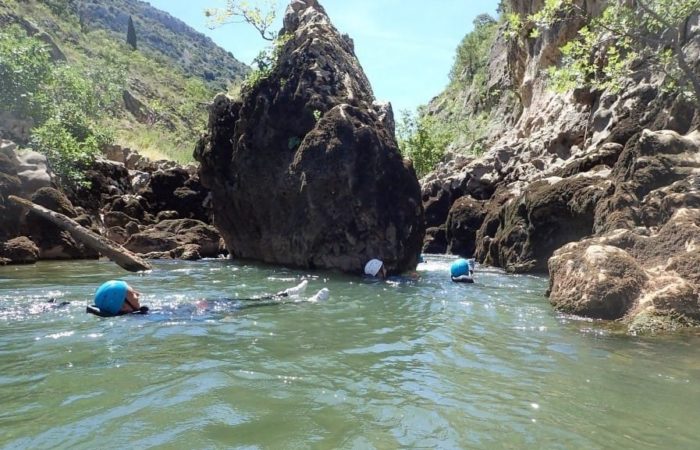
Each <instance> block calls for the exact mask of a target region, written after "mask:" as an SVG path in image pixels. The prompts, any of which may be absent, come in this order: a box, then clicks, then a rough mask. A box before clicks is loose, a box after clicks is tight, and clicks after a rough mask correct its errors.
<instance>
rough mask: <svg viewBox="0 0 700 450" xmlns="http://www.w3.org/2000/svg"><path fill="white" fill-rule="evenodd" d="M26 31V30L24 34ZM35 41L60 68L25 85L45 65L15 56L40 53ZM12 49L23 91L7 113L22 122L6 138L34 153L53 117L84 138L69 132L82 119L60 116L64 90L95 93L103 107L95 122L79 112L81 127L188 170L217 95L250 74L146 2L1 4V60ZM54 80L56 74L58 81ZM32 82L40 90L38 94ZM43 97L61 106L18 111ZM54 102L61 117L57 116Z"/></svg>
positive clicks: (17, 88) (18, 88)
mask: <svg viewBox="0 0 700 450" xmlns="http://www.w3.org/2000/svg"><path fill="white" fill-rule="evenodd" d="M129 17H131V18H132V20H133V22H134V24H135V29H136V37H137V49H136V50H133V49H132V48H131V47H130V46H129V45H127V43H126V35H127V24H128V21H129ZM17 27H19V29H21V30H23V31H22V32H21V33H20V34H18V31H17V29H18V28H17ZM13 30H15V31H13ZM22 33H26V36H25V37H22ZM27 39H33V40H36V39H38V40H39V41H41V42H42V43H43V45H44V46H45V49H46V51H48V52H49V53H50V54H51V61H52V62H51V64H52V66H53V68H50V67H44V66H42V70H43V71H44V72H46V74H48V75H46V76H45V77H44V79H43V80H29V79H28V78H27V77H21V76H17V73H18V72H16V70H19V71H20V72H22V71H24V70H26V69H30V68H31V67H33V66H35V65H36V64H33V63H31V62H30V61H31V58H29V59H27V62H26V67H22V66H21V64H25V63H21V64H20V63H19V61H20V60H19V59H16V58H15V57H13V56H12V55H13V50H12V47H13V46H15V47H17V46H19V47H21V48H22V49H24V50H22V51H27V50H28V49H30V48H32V45H33V44H31V41H28V40H27ZM3 46H4V49H5V51H6V56H7V57H8V58H10V59H8V60H6V61H5V62H6V63H8V64H5V66H6V67H5V66H4V67H5V69H7V70H14V71H15V72H12V73H13V74H14V75H13V77H12V78H13V79H14V81H12V80H8V83H9V82H10V81H12V83H15V84H17V85H8V86H11V87H12V90H13V92H14V94H16V97H8V101H9V100H12V99H13V98H14V99H15V101H14V106H13V103H12V101H10V102H9V103H7V104H6V105H4V106H5V107H7V108H9V109H7V111H8V112H9V113H11V116H14V117H11V120H10V121H8V120H3V118H2V114H0V135H3V134H4V135H5V137H6V138H10V139H13V140H15V141H17V142H19V143H20V144H25V143H28V142H29V141H30V140H32V139H34V138H35V137H36V136H35V135H36V127H39V126H41V125H43V124H45V123H46V121H47V119H49V118H51V117H53V118H54V122H56V121H59V122H61V123H63V124H64V125H63V126H67V127H68V128H69V129H75V128H74V127H70V126H68V125H67V124H66V123H65V119H66V118H67V117H74V116H75V115H66V114H65V112H63V113H58V112H57V111H61V110H62V108H63V106H62V105H61V104H58V103H56V102H64V100H68V99H69V98H70V96H69V97H66V96H65V95H64V94H61V93H60V91H61V90H66V89H68V90H70V89H72V88H76V86H79V87H81V89H83V90H85V89H92V91H91V92H90V93H88V94H89V96H92V97H94V98H95V99H96V104H98V105H102V106H101V107H100V110H99V111H93V112H91V113H88V112H87V111H86V110H85V109H84V108H82V107H81V106H77V105H76V104H72V106H70V108H72V110H73V111H77V110H80V109H81V108H82V109H83V111H82V112H83V115H84V116H86V117H84V118H83V119H81V120H83V121H88V122H91V123H92V125H91V127H93V129H95V130H103V131H104V132H105V137H106V139H107V141H110V142H113V143H115V144H119V145H122V146H124V147H130V148H133V149H135V150H138V151H139V152H141V153H142V154H145V155H147V156H149V157H151V158H154V159H160V158H167V159H175V160H178V161H181V162H189V161H191V160H192V150H193V148H194V144H195V142H196V141H197V139H198V137H199V135H200V133H201V132H202V131H203V130H204V127H205V125H206V121H207V116H208V113H207V109H206V105H207V104H208V103H209V102H210V101H211V100H212V99H213V98H214V96H215V95H216V93H217V92H220V91H226V90H236V89H237V88H238V86H239V85H240V83H241V81H242V80H243V78H244V77H245V75H246V74H247V73H248V72H249V68H248V67H247V66H245V65H244V64H242V63H241V62H239V61H238V60H236V59H235V58H234V57H233V55H231V54H230V53H229V52H226V51H225V50H223V49H221V48H220V47H218V46H216V45H215V44H214V43H213V42H212V41H211V40H210V39H209V38H207V37H205V36H204V35H202V34H201V33H198V32H196V31H195V30H193V29H192V28H190V27H189V26H187V25H186V24H185V23H183V22H181V21H179V20H177V19H175V18H173V17H172V16H170V15H169V14H167V13H165V12H162V11H159V10H157V9H155V8H153V7H151V6H150V5H149V4H148V3H145V2H142V1H138V0H22V1H19V0H4V1H0V50H2V48H3ZM13 59H14V62H13ZM22 61H23V60H22ZM18 64H19V65H18ZM0 66H3V61H2V55H1V54H0ZM13 67H14V68H13ZM0 68H2V67H0ZM54 71H57V72H56V74H50V73H51V72H54ZM66 74H68V75H66ZM56 76H58V78H56ZM66 77H67V78H66ZM61 78H63V79H65V80H64V81H61ZM79 79H82V80H83V81H82V82H78V81H77V80H79ZM70 80H75V81H70ZM29 81H33V82H35V84H36V83H38V85H36V86H34V87H32V86H31V85H30V83H29ZM1 85H2V83H0V86H1ZM23 85H25V86H23ZM37 89H38V91H37ZM6 90H7V88H6ZM23 90H24V92H25V94H23V93H22V92H23ZM36 92H42V96H43V97H45V96H46V95H48V93H49V92H51V93H52V95H54V96H55V97H56V98H55V99H54V100H52V101H50V102H48V103H46V102H44V104H43V105H39V106H41V107H39V106H37V104H34V105H33V106H32V108H29V109H27V108H23V109H22V108H20V109H21V110H17V107H18V105H21V104H23V103H27V101H26V100H22V99H23V98H24V99H27V98H28V99H30V100H31V99H32V98H34V97H33V95H34V93H36ZM6 94H7V93H6ZM14 94H13V95H14ZM7 95H9V94H7ZM7 95H6V96H7ZM0 98H3V97H2V95H0ZM52 102H53V103H56V104H57V108H48V106H47V105H50V104H51V103H52ZM34 103H36V102H34ZM93 103H95V102H93ZM25 106H27V105H25ZM13 108H15V111H13ZM76 108H77V109H76ZM16 119H20V120H23V121H28V122H27V123H29V124H33V125H30V126H31V127H33V128H32V129H29V130H27V128H26V127H25V128H24V129H25V130H27V131H26V132H24V133H22V134H21V135H20V134H17V133H13V132H12V131H11V130H9V128H8V127H9V124H10V123H14V122H16ZM19 128H21V127H17V126H15V127H14V129H15V130H17V129H19ZM3 130H4V133H3Z"/></svg>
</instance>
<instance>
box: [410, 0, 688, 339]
mask: <svg viewBox="0 0 700 450" xmlns="http://www.w3.org/2000/svg"><path fill="white" fill-rule="evenodd" d="M509 3H510V7H511V8H512V10H513V11H514V12H515V13H519V14H522V15H524V14H528V13H531V12H533V11H536V10H538V9H539V8H541V7H542V6H543V4H544V2H542V1H539V0H536V1H528V2H522V1H516V0H513V1H511V2H509ZM604 3H605V2H599V1H579V2H577V5H578V6H579V7H581V8H583V9H584V10H586V11H587V12H588V13H590V14H592V15H596V14H599V13H600V11H601V8H602V6H603V5H604ZM580 26H581V22H580V21H578V20H574V19H572V20H568V21H563V22H561V23H560V24H559V25H558V26H556V27H553V28H551V29H549V30H547V31H546V32H544V33H542V34H540V35H539V36H538V37H527V38H526V39H525V40H524V41H522V42H520V43H519V42H513V41H512V40H511V41H510V42H509V41H508V40H507V39H505V38H504V37H503V35H501V37H499V38H498V39H497V41H496V42H497V43H496V45H494V46H493V49H494V50H493V53H492V56H491V60H492V63H491V64H490V67H491V68H492V69H493V70H492V71H491V81H490V82H489V85H490V86H497V87H498V88H499V89H507V90H510V91H511V92H513V93H515V94H516V95H515V98H517V99H518V101H517V105H513V104H512V102H513V98H514V97H513V96H503V97H502V99H501V104H500V105H499V104H497V105H495V106H494V108H496V109H498V108H501V109H504V110H506V109H507V110H509V111H517V115H510V116H508V117H507V118H506V119H507V120H504V119H501V120H498V121H495V122H493V123H492V124H491V129H492V133H491V141H490V147H489V150H488V151H487V152H486V153H485V154H484V155H483V156H482V157H480V158H473V157H459V158H454V159H453V160H451V161H449V162H446V163H445V164H443V165H442V166H441V167H439V168H438V169H437V170H436V171H435V172H434V173H432V174H430V175H428V176H427V177H426V178H425V179H423V180H422V192H423V201H424V206H425V210H426V218H427V219H428V226H429V227H431V228H429V229H428V240H427V241H426V248H428V249H430V250H431V251H448V250H450V251H452V252H455V253H460V254H463V255H465V256H476V258H477V259H479V260H480V261H481V262H482V263H485V264H490V265H495V266H498V267H503V268H505V269H506V270H508V271H511V272H549V274H550V276H551V288H550V291H549V295H550V301H551V302H552V304H553V305H554V306H555V307H556V308H558V309H560V310H562V311H566V312H572V313H575V314H580V315H584V316H589V317H600V318H607V319H622V320H624V321H626V322H627V323H629V324H630V327H631V329H637V328H636V327H641V328H644V326H643V325H642V326H640V319H639V317H642V316H644V317H647V318H648V317H657V316H661V317H664V318H665V319H668V318H669V317H674V318H678V317H682V318H684V319H683V320H681V322H683V323H687V321H688V320H689V321H693V320H697V319H700V284H698V279H697V273H696V271H695V269H690V267H691V266H694V267H697V266H698V264H700V253H698V250H697V248H698V244H700V233H698V230H699V228H698V226H700V222H699V221H698V207H699V206H700V193H699V188H700V154H699V151H700V141H699V140H698V132H697V131H696V130H697V129H698V125H699V124H700V114H698V111H697V110H696V109H695V108H694V106H693V104H692V103H691V102H689V101H688V100H686V99H685V98H684V97H682V96H679V95H673V94H669V93H667V92H665V91H663V90H662V89H661V88H660V85H661V81H662V80H661V76H660V74H658V73H654V72H652V71H650V70H648V69H645V66H644V64H641V68H640V69H639V70H638V71H637V72H636V73H635V76H634V77H633V78H630V79H628V80H627V81H626V85H625V86H624V87H623V89H622V90H621V91H620V92H619V93H613V92H608V91H591V90H585V89H579V90H575V91H573V92H569V93H567V94H566V95H561V94H557V93H555V92H554V91H552V90H551V89H550V88H549V87H548V85H547V80H546V78H545V77H544V74H543V72H544V69H545V68H546V67H548V66H549V65H551V64H556V63H558V61H559V58H560V57H561V55H560V52H559V47H560V46H561V44H563V43H564V42H566V41H567V40H569V39H570V38H572V37H573V36H574V35H575V33H576V32H577V31H578V29H579V28H580ZM699 30H700V28H699V26H698V14H695V15H692V16H691V17H690V18H689V20H688V21H687V23H686V30H685V32H686V34H687V35H688V36H689V41H690V43H689V44H688V45H687V46H686V48H685V50H686V53H687V54H688V55H689V58H688V59H689V60H690V61H693V62H694V63H695V67H694V68H695V71H696V72H700V66H699V65H698V60H699V59H700V44H699V42H700V33H699ZM504 55H505V57H504ZM498 61H501V63H502V64H500V65H499V64H497V62H498ZM465 95H466V94H465ZM671 230H674V231H671ZM671 236H674V237H673V238H671ZM672 241H673V242H672ZM567 244H568V245H567ZM681 261H682V262H681ZM690 261H693V262H692V263H691V262H690ZM662 275H663V278H660V276H662ZM675 293H677V294H678V295H676V294H675ZM685 319H688V320H685ZM662 322H663V321H662ZM645 323H653V324H654V325H653V326H654V327H656V326H661V325H659V324H658V323H657V322H656V321H654V320H651V321H648V322H645ZM663 323H667V322H663ZM674 323H676V322H674Z"/></svg>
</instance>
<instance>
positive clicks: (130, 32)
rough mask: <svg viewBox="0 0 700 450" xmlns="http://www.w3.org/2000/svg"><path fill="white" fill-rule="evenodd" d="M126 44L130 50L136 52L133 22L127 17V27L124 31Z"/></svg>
mask: <svg viewBox="0 0 700 450" xmlns="http://www.w3.org/2000/svg"><path fill="white" fill-rule="evenodd" d="M126 43H127V44H129V46H130V47H131V49H132V50H136V28H134V21H133V20H132V19H131V16H129V26H128V29H127V30H126Z"/></svg>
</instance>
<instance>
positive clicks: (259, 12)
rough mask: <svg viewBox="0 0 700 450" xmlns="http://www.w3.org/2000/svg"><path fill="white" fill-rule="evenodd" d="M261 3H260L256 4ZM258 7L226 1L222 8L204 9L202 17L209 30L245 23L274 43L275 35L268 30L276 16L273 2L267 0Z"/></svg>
mask: <svg viewBox="0 0 700 450" xmlns="http://www.w3.org/2000/svg"><path fill="white" fill-rule="evenodd" d="M258 3H262V2H258ZM264 3H265V5H264V6H262V7H260V6H258V5H257V4H251V3H249V2H247V1H245V0H226V6H225V7H223V8H206V9H205V10H204V15H205V17H206V18H207V24H208V26H209V27H210V28H216V27H219V26H221V25H225V24H228V23H240V22H245V23H248V24H249V25H251V26H252V27H253V28H255V29H256V30H257V31H258V33H260V36H262V38H263V39H265V40H267V41H274V40H275V39H276V38H277V33H275V32H274V31H271V30H270V27H272V24H273V22H274V21H275V17H276V16H277V13H276V10H277V4H276V2H275V0H267V1H266V2H264Z"/></svg>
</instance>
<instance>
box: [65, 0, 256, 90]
mask: <svg viewBox="0 0 700 450" xmlns="http://www.w3.org/2000/svg"><path fill="white" fill-rule="evenodd" d="M57 1H60V0H57ZM64 2H65V0H64ZM67 3H69V4H70V8H71V9H72V11H73V12H74V13H75V14H76V15H78V16H80V17H82V19H81V20H82V23H83V24H84V26H85V27H87V28H88V29H90V28H103V29H106V30H110V31H112V32H114V33H116V34H117V35H118V36H120V37H122V38H123V37H124V36H126V30H127V23H128V20H129V16H131V17H132V19H133V21H134V26H135V28H136V35H137V38H138V46H139V49H141V50H149V51H154V52H158V53H160V54H162V55H164V56H165V57H167V58H168V59H169V60H170V61H171V62H172V63H173V64H174V65H176V66H178V67H180V68H181V69H182V70H183V72H184V73H185V74H186V75H192V76H197V77H201V78H203V79H204V80H206V81H207V82H210V83H211V84H212V85H214V86H216V87H217V88H219V89H226V88H227V86H228V84H229V83H230V82H231V81H240V80H241V79H242V78H243V77H244V76H245V74H246V73H247V72H248V70H249V69H248V67H247V66H246V65H245V64H243V63H242V62H240V61H238V60H237V59H236V58H235V57H234V56H233V55H232V54H231V53H230V52H227V51H226V50H224V49H222V48H221V47H219V46H217V45H216V44H215V43H214V42H213V41H212V40H211V39H210V38H208V37H207V36H205V35H203V34H202V33H199V32H197V31H195V30H194V29H193V28H191V27H190V26H188V25H187V24H185V23H184V22H182V21H181V20H178V19H176V18H174V17H173V16H171V15H170V14H168V13H166V12H164V11H161V10H159V9H156V8H154V7H152V6H151V5H150V4H149V3H147V2H142V1H139V0H72V1H71V0H69V1H68V2H67Z"/></svg>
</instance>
